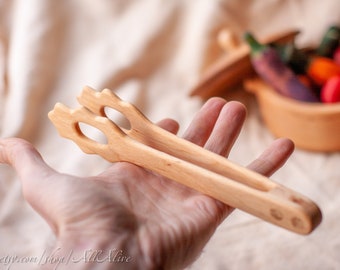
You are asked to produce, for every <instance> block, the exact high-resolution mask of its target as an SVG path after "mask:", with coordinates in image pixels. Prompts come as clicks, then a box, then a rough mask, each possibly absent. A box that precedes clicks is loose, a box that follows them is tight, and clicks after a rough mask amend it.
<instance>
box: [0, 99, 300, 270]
mask: <svg viewBox="0 0 340 270" xmlns="http://www.w3.org/2000/svg"><path fill="white" fill-rule="evenodd" d="M245 116H246V110H245V108H244V106H243V105H242V104H240V103H238V102H228V103H226V102H225V101H224V100H223V99H220V98H212V99H210V100H208V101H207V102H206V103H205V105H204V106H203V107H202V109H201V110H200V111H199V112H198V113H197V115H196V116H195V118H194V119H193V121H192V123H191V124H190V126H189V127H188V129H187V130H186V132H185V134H184V136H183V137H184V138H185V139H187V140H189V141H191V142H193V143H195V144H198V145H200V146H202V147H205V148H207V149H209V150H210V151H213V152H215V153H218V154H220V155H223V156H227V155H228V153H229V152H230V149H231V147H232V145H233V143H234V141H235V140H236V138H237V136H238V134H239V131H240V129H241V127H242V125H243V122H244V119H245ZM158 125H159V126H161V127H162V128H164V129H167V130H168V131H170V132H173V133H176V132H177V131H178V124H177V123H176V122H175V121H173V120H170V119H165V120H163V121H161V122H160V123H158ZM293 148H294V146H293V144H292V142H291V141H290V140H287V139H278V140H276V141H274V142H273V144H272V145H271V146H269V148H268V149H267V150H266V151H264V152H263V154H261V155H260V157H259V158H258V159H256V160H255V161H254V162H252V163H251V164H250V165H249V168H250V169H252V170H255V171H257V172H259V173H261V174H264V175H267V176H269V175H271V174H272V173H273V172H275V171H276V170H277V169H279V168H280V167H281V166H282V165H283V164H284V162H285V161H286V160H287V158H288V157H289V156H290V154H291V153H292V151H293ZM0 162H2V163H8V164H10V165H11V166H13V167H14V169H15V170H16V172H17V173H18V175H19V177H20V179H21V181H22V189H23V195H24V198H25V199H26V200H27V201H28V202H29V203H30V204H31V205H32V207H33V208H34V209H35V210H36V211H37V212H38V213H40V215H41V216H42V217H43V218H44V219H45V220H46V221H47V222H48V224H49V225H50V226H51V228H52V230H53V231H54V233H55V235H56V243H55V249H56V251H58V252H62V253H64V254H68V253H69V252H70V251H71V252H72V253H73V256H74V257H75V256H78V258H80V257H79V256H83V257H82V258H84V259H86V258H85V257H86V256H89V255H91V256H92V257H91V256H90V257H88V258H89V259H92V261H93V264H92V265H91V264H83V263H81V261H79V263H77V264H73V265H71V268H72V269H85V268H86V267H89V268H90V269H94V268H95V265H94V264H96V263H97V266H98V268H100V269H104V265H105V267H106V268H105V269H111V268H110V267H112V268H113V269H118V268H119V267H122V269H179V268H183V267H185V266H187V265H189V264H190V263H192V262H193V261H194V260H195V259H196V258H197V257H198V256H199V255H200V252H201V251H202V249H203V247H204V246H205V244H206V243H207V241H208V240H209V239H210V237H211V236H212V234H213V233H214V231H215V229H216V228H217V226H218V225H219V224H220V223H221V222H222V221H223V220H224V219H225V218H226V217H227V216H228V214H229V213H230V212H231V211H232V208H231V207H229V206H228V205H225V204H223V203H221V202H219V201H216V200H214V199H212V198H210V197H208V196H205V195H202V194H200V193H198V192H196V191H194V190H191V189H189V188H187V187H185V186H182V185H180V184H178V183H176V182H174V181H171V180H169V179H166V178H164V177H162V176H160V175H157V174H155V173H153V172H150V171H148V170H145V169H143V168H140V167H138V166H135V165H133V164H129V163H124V162H118V163H113V164H112V165H111V166H110V167H109V168H108V169H107V170H105V171H104V172H102V173H101V174H99V175H97V176H93V177H84V178H80V177H76V176H71V175H65V174H61V173H58V172H56V171H55V170H53V169H52V168H50V167H49V166H48V165H47V164H46V163H45V162H44V161H43V159H42V157H41V156H40V154H39V153H38V152H37V151H36V150H35V148H34V147H33V146H32V145H31V144H29V143H28V142H26V141H24V140H22V139H17V138H9V139H1V140H0ZM94 250H97V251H103V252H105V253H103V254H99V253H97V254H95V253H93V252H92V253H91V252H89V251H94ZM118 251H119V252H118ZM110 252H111V253H110ZM118 253H119V254H118ZM85 255H86V256H85ZM95 255H98V256H97V257H96V256H95ZM114 255H116V257H115V259H116V260H115V261H114V260H113V259H114V258H113V256H114ZM118 255H119V256H118ZM103 256H111V257H110V259H111V261H110V260H106V261H105V262H102V263H100V265H99V259H102V258H105V257H103ZM106 258H108V257H106ZM97 259H98V260H97ZM118 260H121V261H118ZM60 267H62V265H60Z"/></svg>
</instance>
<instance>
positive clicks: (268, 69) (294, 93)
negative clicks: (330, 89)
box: [244, 33, 319, 102]
mask: <svg viewBox="0 0 340 270" xmlns="http://www.w3.org/2000/svg"><path fill="white" fill-rule="evenodd" d="M244 38H245V40H246V41H247V43H248V44H249V46H250V48H251V53H250V55H251V62H252V65H253V67H254V69H255V71H256V73H257V74H258V75H259V76H260V77H261V78H262V79H263V80H264V81H266V82H267V83H268V84H269V85H271V86H272V87H273V88H274V89H275V90H276V91H277V92H278V93H280V94H282V95H284V96H286V97H290V98H293V99H296V100H299V101H305V102H319V99H318V97H317V96H316V95H315V94H314V93H313V92H312V90H311V89H309V88H308V87H307V86H305V85H304V84H303V83H302V82H301V81H300V80H299V78H298V77H297V76H296V75H295V74H294V72H293V71H292V70H291V69H290V68H289V67H288V66H286V65H285V63H284V62H283V61H282V60H281V58H280V56H279V54H278V52H277V51H276V50H275V49H274V48H272V47H270V46H267V45H264V44H261V43H259V42H258V41H257V40H256V39H255V38H254V36H253V35H252V34H250V33H246V34H245V36H244Z"/></svg>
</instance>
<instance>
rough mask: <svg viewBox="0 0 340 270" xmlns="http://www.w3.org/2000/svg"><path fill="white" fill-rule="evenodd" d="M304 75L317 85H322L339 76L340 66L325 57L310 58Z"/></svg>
mask: <svg viewBox="0 0 340 270" xmlns="http://www.w3.org/2000/svg"><path fill="white" fill-rule="evenodd" d="M306 74H307V75H308V76H309V77H310V78H311V79H312V80H313V81H314V82H315V83H316V84H318V85H323V84H324V83H326V82H327V81H328V80H329V79H330V78H332V77H334V76H337V75H340V65H338V64H336V63H335V62H334V61H333V60H332V59H330V58H327V57H318V56H315V57H311V58H310V60H309V62H308V64H307V66H306Z"/></svg>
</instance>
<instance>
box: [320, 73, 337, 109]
mask: <svg viewBox="0 0 340 270" xmlns="http://www.w3.org/2000/svg"><path fill="white" fill-rule="evenodd" d="M320 95H321V101H322V102H325V103H335V102H340V75H338V76H334V77H332V78H330V79H329V80H328V81H327V82H326V83H325V84H324V85H323V87H322V88H321V94H320Z"/></svg>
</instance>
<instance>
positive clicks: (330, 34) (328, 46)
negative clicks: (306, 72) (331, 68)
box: [316, 26, 340, 58]
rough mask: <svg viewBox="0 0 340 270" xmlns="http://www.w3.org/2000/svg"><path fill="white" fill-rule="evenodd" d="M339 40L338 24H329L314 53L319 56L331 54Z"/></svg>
mask: <svg viewBox="0 0 340 270" xmlns="http://www.w3.org/2000/svg"><path fill="white" fill-rule="evenodd" d="M339 41H340V28H339V27H338V26H331V27H329V28H328V30H327V31H326V33H325V35H324V36H323V38H322V40H321V43H320V45H319V47H318V48H317V49H316V53H317V54H318V55H319V56H324V57H329V58H331V57H332V56H333V53H334V51H335V49H336V48H337V47H338V45H339Z"/></svg>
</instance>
